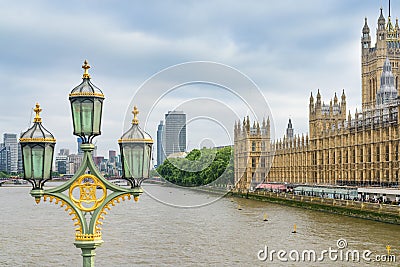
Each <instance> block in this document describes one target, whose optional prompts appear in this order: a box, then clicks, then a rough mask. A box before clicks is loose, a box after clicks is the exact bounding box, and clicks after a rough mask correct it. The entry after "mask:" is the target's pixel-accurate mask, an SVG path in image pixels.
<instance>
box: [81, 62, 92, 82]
mask: <svg viewBox="0 0 400 267" xmlns="http://www.w3.org/2000/svg"><path fill="white" fill-rule="evenodd" d="M82 69H84V70H85V71H84V73H83V78H90V75H89V72H88V70H89V69H90V65H89V63H88V62H87V60H85V62H83V65H82Z"/></svg>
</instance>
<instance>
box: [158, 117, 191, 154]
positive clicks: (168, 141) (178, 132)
mask: <svg viewBox="0 0 400 267" xmlns="http://www.w3.org/2000/svg"><path fill="white" fill-rule="evenodd" d="M162 143H163V148H164V152H165V156H167V157H168V155H170V154H173V153H177V152H184V151H186V114H185V113H184V112H183V111H176V110H174V111H168V114H165V128H164V136H163V142H162Z"/></svg>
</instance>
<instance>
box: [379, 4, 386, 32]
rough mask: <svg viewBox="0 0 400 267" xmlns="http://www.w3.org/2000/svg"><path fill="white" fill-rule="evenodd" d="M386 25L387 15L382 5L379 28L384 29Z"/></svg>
mask: <svg viewBox="0 0 400 267" xmlns="http://www.w3.org/2000/svg"><path fill="white" fill-rule="evenodd" d="M379 26H380V27H379ZM384 27H385V17H384V16H383V8H382V7H381V13H380V15H379V18H378V30H383V29H384Z"/></svg>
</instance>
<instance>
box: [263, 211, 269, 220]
mask: <svg viewBox="0 0 400 267" xmlns="http://www.w3.org/2000/svg"><path fill="white" fill-rule="evenodd" d="M263 221H264V222H266V221H268V219H267V214H266V213H264V219H263Z"/></svg>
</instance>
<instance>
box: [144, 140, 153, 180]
mask: <svg viewBox="0 0 400 267" xmlns="http://www.w3.org/2000/svg"><path fill="white" fill-rule="evenodd" d="M144 152H145V153H144V155H143V156H144V157H143V178H149V171H150V159H151V146H150V145H145V151H144Z"/></svg>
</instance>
